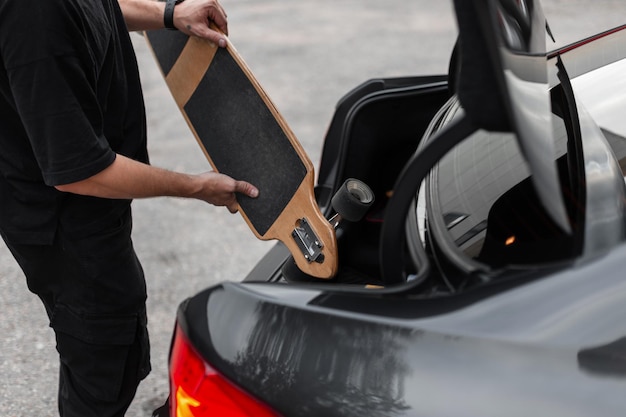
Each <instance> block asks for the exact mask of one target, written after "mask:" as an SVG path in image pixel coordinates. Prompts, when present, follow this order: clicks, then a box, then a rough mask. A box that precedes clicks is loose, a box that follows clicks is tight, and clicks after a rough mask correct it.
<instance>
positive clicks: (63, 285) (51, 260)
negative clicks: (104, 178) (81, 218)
mask: <svg viewBox="0 0 626 417" xmlns="http://www.w3.org/2000/svg"><path fill="white" fill-rule="evenodd" d="M131 228H132V221H131V214H130V209H129V210H128V212H126V213H125V214H124V215H122V216H121V218H119V219H118V220H116V221H114V222H113V223H112V224H108V225H101V226H100V227H98V230H89V231H87V232H83V233H78V234H77V233H66V232H64V231H63V230H59V231H58V233H57V236H56V238H55V242H54V244H53V245H50V246H49V245H16V244H12V243H11V242H8V241H7V239H6V238H5V237H4V236H3V238H5V242H6V243H7V246H8V247H9V249H10V251H11V252H12V254H13V256H14V257H15V259H16V260H17V262H18V263H19V265H20V266H21V268H22V270H23V271H24V274H25V275H26V280H27V284H28V288H29V289H30V290H31V291H32V292H33V293H35V294H37V295H38V296H39V298H40V299H41V300H42V301H43V304H44V306H45V308H46V312H47V313H48V317H49V319H50V326H51V327H52V328H53V329H54V332H55V335H56V348H57V351H58V353H59V358H60V376H59V396H58V404H59V413H60V415H61V416H62V417H86V416H94V417H95V416H98V417H113V416H120V417H121V416H124V413H125V412H126V410H127V408H128V407H129V405H130V403H131V401H132V399H133V398H134V396H135V393H136V390H137V386H138V385H139V381H141V380H142V379H143V378H145V377H146V376H147V375H148V373H149V372H150V359H149V342H148V332H147V327H146V310H145V300H146V285H145V280H144V274H143V270H142V267H141V264H140V263H139V260H138V259H137V256H136V255H135V251H134V248H133V245H132V241H131V237H130V235H131ZM34 371H35V370H33V372H34Z"/></svg>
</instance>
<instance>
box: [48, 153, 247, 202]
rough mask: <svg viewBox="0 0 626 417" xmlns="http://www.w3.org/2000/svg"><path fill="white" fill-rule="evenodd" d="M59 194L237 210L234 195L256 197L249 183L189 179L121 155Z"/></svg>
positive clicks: (210, 176) (218, 177)
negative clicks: (163, 199)
mask: <svg viewBox="0 0 626 417" xmlns="http://www.w3.org/2000/svg"><path fill="white" fill-rule="evenodd" d="M55 188H56V189H58V190H59V191H63V192H69V193H74V194H81V195H90V196H94V197H102V198H124V199H132V198H146V197H160V196H168V197H187V198H195V199H198V200H202V201H206V202H207V203H210V204H213V205H216V206H226V207H227V208H228V210H230V212H231V213H235V212H236V211H237V210H238V207H239V206H238V204H237V200H236V198H235V193H240V194H243V195H246V196H248V197H252V198H255V197H257V195H258V193H259V191H258V190H257V189H256V188H255V187H254V186H253V185H251V184H250V183H247V182H245V181H236V180H234V179H232V178H230V177H229V176H226V175H222V174H218V173H216V172H207V173H204V174H201V175H189V174H183V173H178V172H173V171H168V170H165V169H162V168H157V167H154V166H151V165H147V164H144V163H141V162H137V161H135V160H133V159H130V158H127V157H125V156H122V155H119V154H118V155H117V157H116V158H115V161H114V162H113V163H112V164H111V165H110V166H109V167H107V168H106V169H104V170H103V171H101V172H99V173H97V174H96V175H94V176H92V177H89V178H87V179H85V180H82V181H78V182H75V183H71V184H65V185H59V186H57V187H55Z"/></svg>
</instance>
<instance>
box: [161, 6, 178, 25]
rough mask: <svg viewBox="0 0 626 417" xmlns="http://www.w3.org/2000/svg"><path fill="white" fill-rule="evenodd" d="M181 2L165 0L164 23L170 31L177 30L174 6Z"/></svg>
mask: <svg viewBox="0 0 626 417" xmlns="http://www.w3.org/2000/svg"><path fill="white" fill-rule="evenodd" d="M180 2H181V0H165V11H164V12H163V23H164V24H165V27H166V28H168V29H176V26H174V6H176V5H177V4H178V3H180Z"/></svg>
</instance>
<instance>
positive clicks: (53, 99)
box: [0, 0, 115, 186]
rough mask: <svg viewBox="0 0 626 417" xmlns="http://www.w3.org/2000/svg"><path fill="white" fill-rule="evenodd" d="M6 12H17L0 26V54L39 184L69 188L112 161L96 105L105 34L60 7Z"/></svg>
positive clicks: (35, 1)
mask: <svg viewBox="0 0 626 417" xmlns="http://www.w3.org/2000/svg"><path fill="white" fill-rule="evenodd" d="M19 3H21V4H19ZM93 3H94V7H97V4H98V3H99V2H93ZM4 6H5V7H7V8H11V7H13V8H14V9H17V8H19V9H20V11H17V10H16V11H15V12H13V13H8V15H10V16H11V19H3V20H2V26H3V28H2V30H0V51H1V53H2V58H3V61H4V65H5V70H6V73H7V77H8V80H9V85H10V89H11V93H12V95H13V99H14V102H15V106H16V111H17V113H18V114H19V116H20V119H21V121H22V123H23V125H24V129H25V131H26V132H27V135H28V139H29V141H30V144H31V146H32V149H33V152H34V155H35V157H36V159H37V163H38V164H39V167H40V169H41V172H42V175H43V178H44V181H45V183H46V184H47V185H51V186H53V185H60V184H68V183H71V182H75V181H80V180H83V179H86V178H88V177H90V176H92V175H94V174H96V173H98V172H100V171H102V170H103V169H104V168H106V167H107V166H109V165H110V164H111V163H112V162H113V160H114V159H115V153H114V152H113V151H112V150H111V148H110V146H109V144H108V142H107V140H106V138H105V136H104V133H103V131H104V128H103V118H102V115H103V109H101V108H100V107H101V106H100V104H99V101H98V86H99V83H100V81H99V74H98V71H99V70H100V68H99V63H101V62H104V57H105V56H106V53H107V49H108V44H109V42H110V37H111V29H110V27H109V26H108V25H107V24H104V23H105V22H97V21H95V22H92V25H91V26H89V27H85V26H84V24H82V23H81V20H80V19H79V18H78V17H77V15H76V13H75V11H74V10H72V3H71V2H64V1H63V0H46V1H41V0H19V1H15V0H10V1H7V2H6V3H5V4H4ZM29 6H31V7H29ZM5 12H7V10H4V11H3V13H5ZM82 12H84V11H82ZM83 22H84V20H83ZM17 39H19V41H17ZM87 45H97V46H98V48H97V49H95V50H94V48H87Z"/></svg>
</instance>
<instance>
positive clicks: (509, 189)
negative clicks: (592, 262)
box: [427, 115, 575, 267]
mask: <svg viewBox="0 0 626 417" xmlns="http://www.w3.org/2000/svg"><path fill="white" fill-rule="evenodd" d="M553 128H554V132H555V135H554V137H555V138H556V149H557V152H556V155H555V160H556V162H557V164H558V167H559V173H560V175H561V184H565V192H564V197H565V199H566V205H568V206H569V207H568V211H571V210H572V209H573V206H574V205H575V202H574V201H572V200H573V195H572V194H573V193H570V192H568V191H567V187H568V184H570V169H569V164H568V160H567V146H568V142H567V131H566V128H565V124H564V122H563V120H562V119H561V118H559V117H558V116H556V115H554V116H553ZM430 189H431V193H430V195H429V199H428V200H427V207H428V208H427V210H428V218H429V220H430V221H431V223H433V222H434V223H435V224H431V226H434V227H432V228H433V229H434V233H433V235H434V237H435V239H436V242H437V245H438V246H439V247H441V248H443V249H444V251H455V252H456V253H457V254H459V253H460V254H461V255H462V257H463V258H469V259H470V260H471V261H472V262H477V263H479V264H483V265H488V266H490V267H499V266H503V265H507V264H536V263H542V262H549V261H554V260H558V259H563V258H566V257H569V256H571V254H572V252H573V250H574V247H573V241H572V236H570V235H566V234H565V233H563V232H562V231H561V229H560V228H559V227H558V226H557V225H556V224H554V222H553V221H552V220H551V218H550V217H549V216H548V214H547V213H546V212H545V210H544V209H543V206H542V205H541V203H540V202H539V199H538V197H537V194H536V193H535V190H534V187H533V185H532V182H531V178H530V171H529V168H528V165H527V164H526V162H525V160H524V158H523V156H522V154H521V152H520V149H519V147H518V145H517V141H516V138H515V136H514V135H513V134H511V133H490V132H485V131H479V132H476V133H475V134H473V135H472V136H471V137H469V138H468V139H466V140H465V141H463V142H462V143H461V144H459V145H458V146H456V147H455V148H454V149H453V150H452V151H451V152H450V153H449V154H448V155H446V157H444V158H443V159H442V160H441V161H440V163H439V164H438V167H436V168H435V170H434V171H433V173H432V174H431V178H430ZM448 258H450V257H449V256H448Z"/></svg>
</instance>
